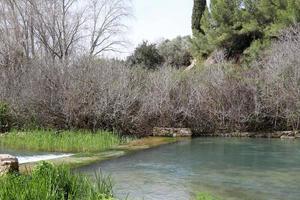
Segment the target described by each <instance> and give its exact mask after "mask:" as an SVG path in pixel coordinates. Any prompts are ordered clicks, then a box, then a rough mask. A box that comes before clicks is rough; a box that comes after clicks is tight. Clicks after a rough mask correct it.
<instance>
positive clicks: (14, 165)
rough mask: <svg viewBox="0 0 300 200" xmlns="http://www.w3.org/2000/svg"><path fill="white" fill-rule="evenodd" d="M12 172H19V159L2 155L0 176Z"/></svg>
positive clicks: (0, 155)
mask: <svg viewBox="0 0 300 200" xmlns="http://www.w3.org/2000/svg"><path fill="white" fill-rule="evenodd" d="M11 172H19V162H18V159H17V158H16V157H14V156H11V155H8V154H0V176H2V175H4V174H7V173H11Z"/></svg>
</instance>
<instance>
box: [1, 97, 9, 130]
mask: <svg viewBox="0 0 300 200" xmlns="http://www.w3.org/2000/svg"><path fill="white" fill-rule="evenodd" d="M10 126H11V119H10V114H9V106H8V104H7V103H5V102H0V133H1V132H2V133H4V132H7V131H9V129H10V128H11V127H10Z"/></svg>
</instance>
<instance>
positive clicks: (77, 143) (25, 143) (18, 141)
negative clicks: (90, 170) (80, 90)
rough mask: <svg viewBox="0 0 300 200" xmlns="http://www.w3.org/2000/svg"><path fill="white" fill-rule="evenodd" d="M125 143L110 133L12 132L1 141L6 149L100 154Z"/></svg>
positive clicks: (118, 136)
mask: <svg viewBox="0 0 300 200" xmlns="http://www.w3.org/2000/svg"><path fill="white" fill-rule="evenodd" d="M123 142H125V138H122V137H121V136H120V135H118V134H116V133H112V132H108V131H98V132H96V133H92V132H89V131H63V132H55V131H45V130H33V131H26V132H18V131H12V132H10V133H8V134H6V135H4V136H2V137H1V139H0V145H1V146H2V147H6V148H12V149H20V150H30V151H47V152H74V153H76V152H99V151H105V150H108V149H111V148H113V147H114V146H117V145H119V144H121V143H123Z"/></svg>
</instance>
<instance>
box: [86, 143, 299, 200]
mask: <svg viewBox="0 0 300 200" xmlns="http://www.w3.org/2000/svg"><path fill="white" fill-rule="evenodd" d="M100 168H101V170H102V172H104V173H105V174H110V175H111V176H112V178H113V180H114V182H115V191H116V195H117V196H118V197H120V198H125V197H126V196H127V195H129V199H145V200H177V199H178V200H185V199H187V200H188V199H193V198H194V196H195V194H196V193H197V192H210V193H212V194H214V195H217V196H219V197H222V198H221V199H233V200H235V199H236V200H240V199H243V200H247V199H249V200H254V199H255V200H259V199H264V200H265V199H266V200H268V199H269V200H282V199H287V200H299V198H300V141H282V140H273V139H272V140H269V139H226V138H198V139H192V140H190V141H185V142H180V143H177V144H171V145H166V146H162V147H159V148H155V149H149V150H145V151H141V152H138V153H134V154H131V155H128V156H125V157H122V158H119V159H114V160H111V161H106V162H102V163H98V164H94V165H90V166H87V167H84V168H82V169H80V171H82V172H85V173H88V174H91V175H92V174H94V172H95V171H97V170H99V169H100Z"/></svg>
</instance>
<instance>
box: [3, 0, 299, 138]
mask: <svg viewBox="0 0 300 200" xmlns="http://www.w3.org/2000/svg"><path fill="white" fill-rule="evenodd" d="M26 2H27V0H26V1H22V3H20V2H19V1H13V2H11V4H7V3H5V1H1V2H0V3H1V9H3V12H4V11H5V12H6V13H8V15H3V16H1V17H0V30H3V31H2V32H1V33H3V34H1V36H0V41H1V43H0V44H1V45H0V69H1V70H0V77H1V79H0V81H1V84H0V101H1V102H3V103H0V107H1V109H0V110H1V114H0V118H1V119H0V123H1V124H0V130H1V131H2V132H5V131H7V130H9V128H10V127H12V128H15V129H19V128H25V129H26V128H46V129H47V128H55V129H67V130H70V129H77V130H78V129H90V130H101V129H104V130H115V131H117V132H119V133H122V134H134V135H138V136H144V135H149V134H151V132H152V129H153V127H159V126H162V127H188V128H191V129H192V130H193V132H194V133H195V134H197V133H202V132H205V133H207V132H216V131H220V130H221V131H228V132H229V131H274V130H297V129H299V128H300V112H299V105H300V102H299V99H300V98H299V97H300V92H299V91H300V90H299V88H300V85H299V79H300V78H299V74H300V72H299V71H300V68H299V66H300V58H299V56H298V54H299V51H300V33H299V32H300V25H299V24H298V23H299V22H300V16H299V13H300V12H299V10H300V5H299V1H297V0H280V1H279V0H254V1H253V0H251V1H248V0H230V1H229V0H212V1H211V3H210V6H209V7H208V6H207V5H206V4H207V2H206V1H205V0H195V1H194V3H195V6H194V9H193V10H194V14H193V17H192V19H193V20H192V21H193V23H192V24H193V27H192V28H193V35H192V36H191V37H178V38H176V39H174V40H166V41H162V42H159V43H158V44H149V43H147V42H144V43H142V44H141V45H140V46H139V47H137V49H136V51H135V52H133V54H132V55H131V56H129V57H128V59H127V60H126V61H124V60H118V59H107V58H104V57H101V56H99V55H101V52H105V51H108V50H113V49H116V48H117V46H118V45H119V47H120V44H123V43H122V41H114V42H111V43H109V44H110V45H109V44H108V46H107V45H104V46H103V43H101V41H102V40H101V39H105V38H109V39H108V40H113V38H116V37H115V36H116V35H114V34H117V33H118V34H119V33H121V32H122V31H121V30H119V31H117V30H116V29H118V28H121V27H125V26H122V22H123V21H126V20H121V19H124V18H126V17H127V16H128V14H129V13H128V10H127V9H126V8H127V7H128V5H129V4H127V1H125V0H121V1H99V2H98V1H97V4H93V5H89V3H90V1H88V2H87V6H88V7H87V8H83V10H82V11H85V12H82V13H81V14H82V15H78V16H80V17H78V18H73V17H72V16H74V14H78V13H77V11H80V10H77V9H68V10H64V9H65V8H66V7H65V6H64V5H63V1H58V2H56V7H58V8H61V9H58V10H57V11H55V12H54V11H53V10H51V9H50V8H52V7H55V6H51V3H49V4H47V3H43V2H42V3H39V4H37V3H34V2H35V1H34V0H30V2H29V3H26ZM77 3H80V1H78V2H77V1H76V3H74V4H71V5H70V7H72V8H76V5H77ZM101 3H102V4H103V3H107V4H109V5H106V6H107V8H111V9H113V10H112V11H113V12H110V13H114V14H116V16H115V17H113V16H110V17H112V19H113V21H112V24H110V25H111V26H109V25H107V26H104V28H105V27H110V28H109V29H107V30H106V29H105V30H98V29H97V28H98V26H93V24H94V23H99V21H101V19H100V18H95V19H93V18H91V17H93V16H94V17H96V16H98V15H97V11H98V10H97V8H99V7H101ZM12 4H13V6H12ZM25 5H26V6H25ZM14 7H17V8H18V9H14ZM48 7H49V9H48ZM74 10H77V11H76V13H73V12H75V11H74ZM45 11H46V12H45ZM60 12H61V14H59V13H60ZM9 13H10V14H9ZM24 13H25V15H26V16H24ZM88 13H94V14H91V15H87V16H85V14H88ZM27 15H28V16H27ZM5 16H11V17H5ZM32 16H34V17H32ZM81 17H82V18H81ZM31 19H39V20H33V21H31ZM50 19H55V20H57V21H59V22H62V23H63V24H64V23H68V24H70V26H59V25H57V23H51V21H48V20H50ZM82 19H85V20H83V21H81V20H82ZM23 20H25V21H23ZM97 20H98V21H97ZM114 20H115V21H114ZM25 22H26V23H25ZM29 22H30V23H29ZM71 22H72V23H71ZM81 22H82V23H81ZM88 22H90V23H88ZM24 23H25V24H27V25H28V26H23V24H24ZM85 23H86V24H85ZM8 24H13V25H15V26H17V27H18V28H15V29H10V27H6V26H7V25H8ZM58 24H59V23H58ZM71 25H72V26H71ZM61 27H63V28H65V29H67V30H60V28H61ZM99 27H101V26H99ZM86 28H87V29H86ZM69 29H70V30H73V31H70V30H69ZM5 30H10V31H8V32H7V31H5ZM83 30H87V31H90V32H91V34H88V35H89V37H90V36H91V38H86V37H80V33H81V32H82V31H83ZM55 31H56V32H58V33H62V32H63V33H65V35H62V36H60V37H58V36H57V35H55V34H54V35H53V34H51V33H52V32H55ZM11 32H13V33H11ZM31 34H32V35H31ZM68 34H70V35H68ZM50 36H51V37H50ZM86 39H88V41H92V42H91V43H90V42H86ZM24 40H26V42H22V41H24ZM53 41H55V43H53ZM104 41H107V40H104ZM82 44H89V45H90V46H89V45H87V46H84V47H82ZM114 44H118V45H117V46H114ZM121 46H122V45H121ZM11 47H14V48H11ZM105 47H107V48H105ZM103 48H104V49H103ZM78 49H80V51H77V50H78ZM191 63H195V65H194V66H191V67H189V68H188V69H189V70H184V68H185V67H186V66H187V65H189V64H191ZM181 66H182V67H181Z"/></svg>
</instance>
